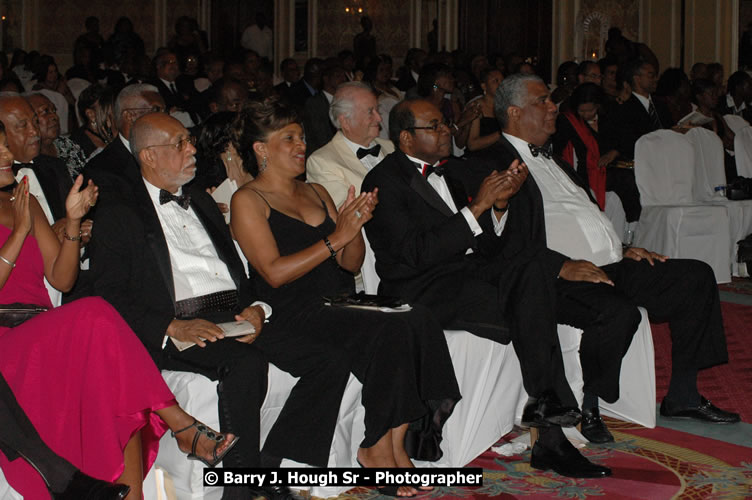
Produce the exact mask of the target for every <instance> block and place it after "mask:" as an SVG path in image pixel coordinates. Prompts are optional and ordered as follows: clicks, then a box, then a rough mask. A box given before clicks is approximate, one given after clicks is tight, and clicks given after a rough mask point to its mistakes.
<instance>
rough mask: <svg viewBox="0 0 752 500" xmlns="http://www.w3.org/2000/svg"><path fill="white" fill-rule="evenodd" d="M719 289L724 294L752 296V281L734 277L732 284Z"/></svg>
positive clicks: (721, 286)
mask: <svg viewBox="0 0 752 500" xmlns="http://www.w3.org/2000/svg"><path fill="white" fill-rule="evenodd" d="M718 289H719V290H721V291H724V292H731V293H740V294H742V295H752V279H750V278H737V277H732V278H731V283H725V284H723V285H718Z"/></svg>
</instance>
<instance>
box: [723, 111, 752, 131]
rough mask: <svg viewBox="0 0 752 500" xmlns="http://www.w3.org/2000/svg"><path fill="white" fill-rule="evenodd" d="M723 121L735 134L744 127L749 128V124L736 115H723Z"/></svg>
mask: <svg viewBox="0 0 752 500" xmlns="http://www.w3.org/2000/svg"><path fill="white" fill-rule="evenodd" d="M723 119H724V120H726V125H728V126H729V128H730V129H731V131H732V132H734V133H735V134H736V133H737V132H739V131H740V130H741V129H743V128H744V127H748V126H749V122H748V121H747V120H745V119H744V118H742V117H741V116H737V115H724V116H723Z"/></svg>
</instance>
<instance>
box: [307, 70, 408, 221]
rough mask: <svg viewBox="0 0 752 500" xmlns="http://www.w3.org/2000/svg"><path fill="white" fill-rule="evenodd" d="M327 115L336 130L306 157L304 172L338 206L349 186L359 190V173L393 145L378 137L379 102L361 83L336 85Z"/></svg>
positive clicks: (371, 166)
mask: <svg viewBox="0 0 752 500" xmlns="http://www.w3.org/2000/svg"><path fill="white" fill-rule="evenodd" d="M329 118H330V119H331V121H332V123H333V124H334V126H335V128H337V129H338V131H337V133H336V134H334V137H333V138H332V140H331V141H329V142H328V143H327V144H326V145H325V146H323V147H321V148H319V149H318V150H316V152H315V153H313V154H312V155H311V156H310V157H309V158H308V160H307V161H306V176H307V178H308V181H309V182H315V183H317V184H321V185H322V186H324V187H325V188H326V190H327V191H328V192H329V194H330V195H331V197H332V200H334V204H335V205H336V206H338V207H339V206H340V205H342V203H344V201H345V199H346V198H347V190H348V189H349V188H350V186H355V190H356V191H358V192H359V191H360V183H361V182H362V181H363V177H365V176H366V174H367V173H368V171H369V170H371V169H372V168H373V167H375V166H376V164H377V163H379V162H380V161H381V160H382V159H384V157H385V156H386V155H388V154H389V153H391V152H392V151H394V146H393V145H392V143H391V142H389V141H385V140H383V139H380V138H379V131H380V130H381V115H380V114H379V102H378V99H376V96H375V95H374V93H373V90H371V88H370V87H369V86H368V85H365V84H364V83H361V82H347V83H343V84H342V85H340V86H339V87H338V88H337V91H336V92H335V93H334V96H333V98H332V102H331V104H330V106H329ZM307 133H308V131H306V134H307Z"/></svg>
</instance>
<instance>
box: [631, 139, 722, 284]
mask: <svg viewBox="0 0 752 500" xmlns="http://www.w3.org/2000/svg"><path fill="white" fill-rule="evenodd" d="M695 177H696V175H695V151H694V148H693V146H692V144H691V143H690V142H689V140H688V139H687V138H686V137H685V136H684V135H682V134H679V133H676V132H673V131H671V130H658V131H655V132H651V133H650V134H647V135H645V136H643V137H641V138H640V139H639V140H638V141H637V144H636V145H635V179H636V181H637V187H638V189H639V190H640V201H641V203H642V207H643V208H642V214H641V216H640V224H639V230H638V231H637V234H636V237H635V244H636V245H637V246H642V247H645V248H648V249H650V250H653V251H656V252H659V253H662V254H664V255H668V256H669V257H673V258H678V257H681V258H693V259H698V260H702V261H703V262H706V263H708V264H709V265H710V266H711V267H712V268H713V272H714V273H715V278H716V281H717V282H719V283H727V282H729V281H731V257H730V256H731V248H730V240H731V232H730V228H729V216H728V211H727V209H726V207H725V206H716V205H707V204H701V203H698V202H696V201H695V187H694V184H695Z"/></svg>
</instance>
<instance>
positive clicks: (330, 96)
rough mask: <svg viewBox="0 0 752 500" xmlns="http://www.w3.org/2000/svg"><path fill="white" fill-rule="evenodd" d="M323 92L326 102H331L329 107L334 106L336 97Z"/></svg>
mask: <svg viewBox="0 0 752 500" xmlns="http://www.w3.org/2000/svg"><path fill="white" fill-rule="evenodd" d="M321 92H323V93H324V97H326V100H327V101H329V105H330V106H331V105H332V101H333V100H334V96H333V95H332V94H330V93H329V92H327V91H326V90H322V91H321Z"/></svg>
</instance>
